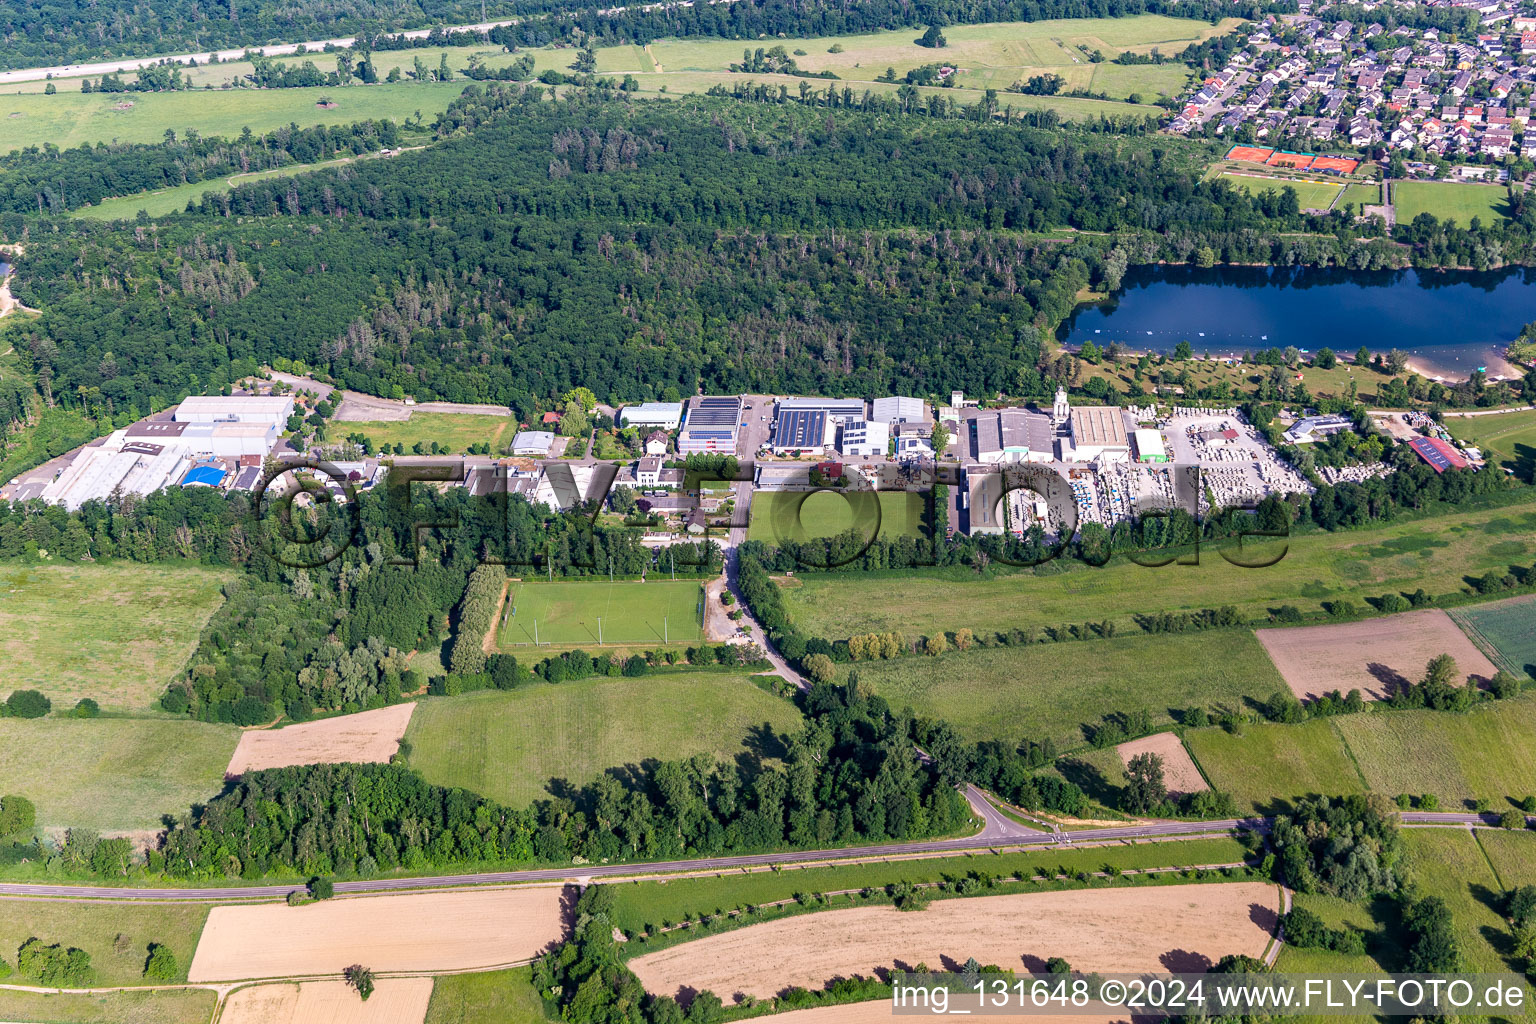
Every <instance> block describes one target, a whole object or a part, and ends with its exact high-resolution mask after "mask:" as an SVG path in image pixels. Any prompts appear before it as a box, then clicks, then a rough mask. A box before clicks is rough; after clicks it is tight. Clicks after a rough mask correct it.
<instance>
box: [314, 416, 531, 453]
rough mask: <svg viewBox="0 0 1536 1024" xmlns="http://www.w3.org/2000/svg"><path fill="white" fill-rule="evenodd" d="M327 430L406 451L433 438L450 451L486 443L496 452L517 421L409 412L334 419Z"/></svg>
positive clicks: (509, 439) (511, 432)
mask: <svg viewBox="0 0 1536 1024" xmlns="http://www.w3.org/2000/svg"><path fill="white" fill-rule="evenodd" d="M331 433H332V434H333V435H334V436H337V437H348V436H350V435H352V434H362V435H364V436H365V437H367V438H368V440H370V441H372V442H373V443H374V445H375V446H378V445H385V444H390V445H393V444H403V445H405V448H406V451H410V450H411V447H412V446H413V445H414V444H416V442H418V441H421V442H423V443H425V444H427V445H430V444H431V443H432V442H433V441H436V442H437V443H438V444H439V445H441V446H445V447H446V448H447V449H448V450H449V451H451V452H464V451H467V450H468V448H469V446H470V445H472V444H480V443H481V442H489V443H490V445H491V451H493V452H496V453H497V454H500V453H501V451H502V447H503V446H504V445H505V444H510V443H511V441H512V435H513V434H515V433H517V421H516V420H515V419H513V418H512V417H510V416H480V415H476V414H474V413H456V412H413V413H411V418H410V419H408V420H368V421H358V422H355V423H354V422H347V421H337V422H336V423H334V424H333V425H332V426H331Z"/></svg>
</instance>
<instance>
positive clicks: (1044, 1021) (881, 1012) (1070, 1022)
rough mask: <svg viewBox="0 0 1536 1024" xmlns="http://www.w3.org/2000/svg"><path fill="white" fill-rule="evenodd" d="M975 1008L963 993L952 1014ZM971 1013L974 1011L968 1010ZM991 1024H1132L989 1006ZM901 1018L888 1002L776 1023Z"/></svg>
mask: <svg viewBox="0 0 1536 1024" xmlns="http://www.w3.org/2000/svg"><path fill="white" fill-rule="evenodd" d="M968 1005H969V1006H975V997H974V996H972V997H971V1000H970V1001H969V1003H967V1002H966V1001H965V1000H963V998H962V997H961V995H960V994H959V993H954V994H951V996H950V998H949V1012H950V1013H957V1012H960V1011H962V1010H965V1008H966V1007H967V1006H968ZM966 1012H971V1011H966ZM983 1019H984V1020H985V1021H986V1022H987V1024H1128V1022H1129V1021H1130V1019H1131V1018H1130V1016H1129V1015H1126V1016H1122V1017H1096V1016H1093V1015H1092V1014H1089V1015H1085V1016H1079V1015H1077V1014H1072V1015H1071V1016H1058V1015H1055V1014H1044V1015H1042V1014H1038V1013H1001V1014H1000V1013H998V1012H996V1010H995V1009H992V1008H991V1007H988V1009H987V1012H986V1016H985V1017H984V1018H983ZM897 1020H898V1018H897V1017H896V1015H895V1014H894V1013H892V1012H891V1002H890V1000H888V999H877V1000H874V1001H872V1002H868V1003H848V1004H846V1005H843V1006H818V1007H815V1008H813V1009H810V1010H790V1011H789V1012H788V1013H776V1014H774V1015H773V1017H772V1021H773V1024H896V1022H897Z"/></svg>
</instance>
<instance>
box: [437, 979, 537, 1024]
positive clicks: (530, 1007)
mask: <svg viewBox="0 0 1536 1024" xmlns="http://www.w3.org/2000/svg"><path fill="white" fill-rule="evenodd" d="M532 973H533V972H532V970H531V969H530V968H527V967H514V968H512V969H511V970H507V971H482V972H479V973H475V974H445V975H443V976H442V977H440V978H437V979H435V980H434V981H433V982H432V1001H431V1002H430V1003H429V1004H427V1016H426V1019H425V1020H424V1021H423V1024H545V1021H547V1020H548V1018H547V1017H545V1016H544V1003H543V1001H542V1000H540V999H539V994H538V993H537V992H535V991H534V990H533V977H532Z"/></svg>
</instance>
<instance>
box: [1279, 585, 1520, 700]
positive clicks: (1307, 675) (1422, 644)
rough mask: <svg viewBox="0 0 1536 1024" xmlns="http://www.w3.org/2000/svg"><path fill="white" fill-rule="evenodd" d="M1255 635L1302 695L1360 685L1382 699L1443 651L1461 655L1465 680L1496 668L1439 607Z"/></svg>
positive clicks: (1413, 678)
mask: <svg viewBox="0 0 1536 1024" xmlns="http://www.w3.org/2000/svg"><path fill="white" fill-rule="evenodd" d="M1254 635H1255V636H1257V637H1258V638H1259V643H1261V644H1263V645H1264V649H1265V650H1266V651H1268V652H1269V657H1270V660H1271V661H1273V662H1274V663H1275V668H1277V669H1279V670H1280V674H1281V675H1282V676H1283V677H1285V683H1286V685H1287V686H1289V687H1290V688H1291V692H1292V693H1294V694H1295V695H1296V696H1298V697H1303V698H1305V697H1318V696H1321V695H1322V694H1325V693H1327V692H1329V691H1330V690H1341V691H1343V692H1344V693H1348V692H1349V691H1350V690H1353V689H1355V688H1357V687H1358V688H1359V690H1360V691H1361V693H1363V694H1364V695H1365V696H1366V697H1367V698H1369V699H1372V700H1381V699H1382V698H1384V697H1387V696H1390V695H1391V694H1392V693H1395V692H1396V691H1397V690H1398V689H1400V688H1401V687H1404V686H1406V685H1407V684H1409V683H1416V682H1418V681H1419V680H1420V679H1423V678H1424V666H1426V665H1428V664H1429V660H1430V659H1431V658H1433V657H1435V656H1436V655H1439V654H1449V655H1451V657H1453V658H1455V659H1456V667H1457V670H1458V671H1459V673H1460V675H1461V677H1462V679H1465V678H1466V677H1467V676H1469V675H1470V676H1476V677H1477V678H1478V679H1479V680H1481V681H1487V680H1489V679H1492V678H1493V675H1494V672H1495V671H1497V670H1496V669H1495V668H1494V667H1493V663H1492V662H1491V661H1489V660H1488V658H1487V656H1486V655H1484V654H1483V652H1482V651H1480V650H1478V649H1477V646H1476V645H1475V644H1473V643H1472V641H1471V640H1469V639H1467V635H1466V634H1465V633H1463V632H1462V631H1461V630H1460V629H1459V628H1458V627H1457V625H1456V623H1454V622H1452V621H1451V617H1450V616H1449V615H1447V614H1445V612H1443V611H1441V610H1440V609H1438V608H1426V609H1424V610H1422V611H1416V612H1402V613H1401V614H1398V615H1386V616H1383V617H1381V618H1379V619H1366V620H1364V621H1363V622H1344V623H1340V624H1339V625H1337V626H1298V627H1296V628H1294V629H1260V630H1255V631H1254ZM1460 681H1461V680H1458V682H1460Z"/></svg>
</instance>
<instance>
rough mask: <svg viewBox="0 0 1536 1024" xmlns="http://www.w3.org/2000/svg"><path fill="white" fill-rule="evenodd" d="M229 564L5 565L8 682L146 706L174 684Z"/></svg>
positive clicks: (0, 598) (62, 698)
mask: <svg viewBox="0 0 1536 1024" xmlns="http://www.w3.org/2000/svg"><path fill="white" fill-rule="evenodd" d="M227 578H228V575H227V574H226V573H221V572H213V571H210V570H207V569H191V568H171V567H166V566H151V565H7V566H4V567H0V665H4V666H5V667H6V672H5V683H4V686H5V690H6V692H7V693H9V692H10V691H11V689H12V688H15V689H25V688H32V689H37V690H41V691H42V692H43V693H45V694H47V695H48V697H49V698H50V699H51V700H52V701H53V703H54V709H55V710H67V709H69V708H71V707H73V706H74V705H75V702H76V701H78V700H80V698H82V697H90V698H92V699H93V700H95V701H96V702H97V703H99V704H100V705H101V706H102V708H103V709H109V710H110V709H124V710H135V711H137V710H141V709H143V708H147V707H149V706H150V704H151V703H152V702H154V701H156V700H159V698H160V695H161V694H162V693H164V692H165V684H166V683H168V682H169V681H170V679H171V677H172V676H174V675H175V674H176V673H177V672H178V671H180V670H181V667H182V666H183V665H185V664H186V661H187V658H188V657H190V656H191V654H192V650H193V648H195V647H196V646H197V638H198V635H199V634H200V633H201V632H202V630H203V627H204V626H205V625H207V623H208V618H209V616H211V615H212V614H213V612H214V609H216V608H218V606H219V605H220V604H221V603H222V602H223V600H224V598H223V595H222V594H221V593H220V587H222V586H223V584H224V581H225V580H226V579H227Z"/></svg>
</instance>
